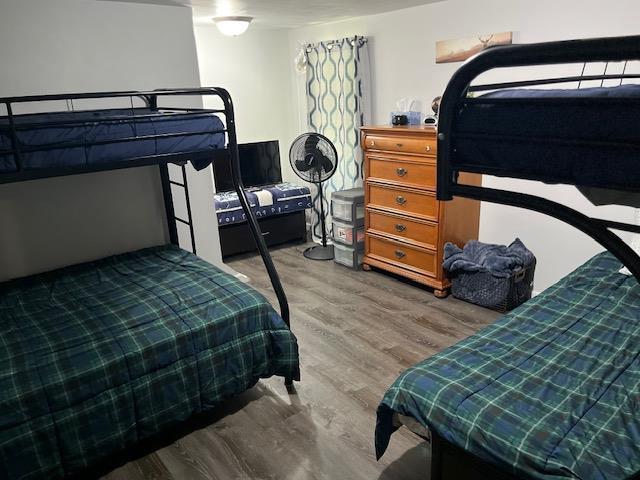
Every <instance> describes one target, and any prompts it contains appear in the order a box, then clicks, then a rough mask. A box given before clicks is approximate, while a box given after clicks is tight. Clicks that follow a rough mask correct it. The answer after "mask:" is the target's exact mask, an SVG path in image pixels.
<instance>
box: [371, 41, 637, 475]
mask: <svg viewBox="0 0 640 480" xmlns="http://www.w3.org/2000/svg"><path fill="white" fill-rule="evenodd" d="M638 59H640V37H638V36H636V37H620V38H606V39H590V40H574V41H565V42H552V43H542V44H531V45H513V46H505V47H492V48H489V49H487V50H486V51H484V52H483V53H480V54H479V55H477V56H475V57H474V58H473V59H471V60H469V61H468V62H467V63H465V64H464V65H463V66H462V67H461V68H460V69H459V70H458V71H457V72H456V73H455V74H454V76H453V77H452V79H451V81H450V82H449V84H448V86H447V89H446V92H445V94H444V96H443V100H442V104H441V108H440V119H439V127H438V128H439V131H438V142H439V143H438V185H437V196H438V198H439V199H440V200H443V201H447V200H451V199H452V198H453V197H454V196H461V197H467V198H472V199H475V200H482V201H488V202H493V203H499V204H505V205H511V206H516V207H520V208H525V209H531V210H534V211H537V212H540V213H544V214H547V215H550V216H553V217H555V218H557V219H560V220H562V221H564V222H566V223H568V224H570V225H572V226H574V227H576V228H578V229H580V230H581V231H582V232H584V233H586V234H587V235H590V236H591V237H592V238H594V239H595V240H596V241H597V242H599V243H600V244H601V245H602V246H603V247H605V248H606V249H607V250H608V251H607V252H604V253H601V254H599V255H597V256H596V257H594V258H593V259H591V260H589V261H588V262H587V263H586V264H584V265H583V266H581V267H580V268H578V269H577V270H576V271H575V272H573V273H571V274H569V275H568V276H567V277H565V278H563V279H562V280H561V281H559V282H558V283H557V284H556V285H554V286H552V287H551V288H549V289H547V290H546V291H544V292H543V293H542V294H540V295H538V296H537V297H535V298H534V299H532V300H530V301H529V302H527V303H525V304H524V305H522V306H521V307H519V308H517V309H516V310H514V311H513V312H511V313H509V314H507V315H505V316H504V317H502V318H500V319H499V320H498V321H497V322H496V323H494V324H493V325H491V326H489V327H487V328H485V329H483V330H481V331H480V332H478V333H477V334H475V335H473V336H471V337H469V338H467V339H465V340H463V341H462V342H460V343H458V344H456V345H454V346H452V347H450V348H448V349H446V350H444V351H443V352H440V353H439V354H437V355H435V356H434V357H431V358H429V359H427V360H425V361H423V362H420V363H419V364H417V365H415V366H413V367H411V368H409V369H408V370H406V371H405V372H404V373H402V374H401V375H400V377H399V378H398V379H397V380H396V381H395V382H394V383H393V385H392V386H391V387H390V388H389V389H388V390H387V392H386V394H385V395H384V398H383V400H382V402H381V404H380V406H379V407H378V419H377V425H376V453H377V456H378V458H379V457H380V456H381V455H382V454H383V453H384V451H385V450H386V448H387V445H388V442H389V441H390V437H391V435H392V433H393V432H394V431H395V430H396V429H397V428H399V425H401V424H403V423H404V424H406V425H408V426H409V427H410V428H412V430H414V431H417V430H418V429H417V428H415V426H411V422H417V423H418V424H419V426H420V427H422V430H420V431H418V432H417V433H419V434H421V435H422V436H423V437H425V438H427V439H428V440H429V441H430V443H431V451H432V458H431V467H430V468H431V471H430V474H431V476H430V478H431V479H432V480H438V479H441V478H454V479H464V478H474V479H476V478H491V479H515V478H536V479H551V478H554V479H557V478H581V479H605V478H606V479H623V478H631V477H634V476H636V475H638V474H639V473H640V451H639V450H638V448H637V446H638V445H639V444H640V415H639V414H638V402H639V401H640V357H639V353H638V352H639V351H640V284H639V283H638V281H639V280H640V257H639V256H638V254H637V253H636V252H634V250H633V249H632V248H630V247H629V246H628V245H627V244H626V243H625V242H624V241H623V240H622V239H621V238H620V237H618V236H617V235H616V234H614V233H613V232H612V230H623V231H628V232H633V233H636V234H637V233H639V232H640V227H639V226H638V225H630V224H625V223H620V222H614V221H610V220H606V219H601V218H590V217H587V216H586V215H584V214H582V213H580V212H577V211H575V210H573V209H571V208H569V207H567V206H565V205H562V204H559V203H556V202H552V201H550V200H547V199H544V198H540V197H537V196H534V195H529V194H524V193H521V192H513V191H505V190H498V189H492V188H487V187H479V186H471V185H465V184H463V183H461V182H459V178H460V177H459V173H460V172H473V173H481V174H488V175H496V176H505V177H510V178H521V179H528V180H537V181H542V182H547V183H562V184H567V185H574V186H577V187H579V188H580V189H583V190H586V191H587V192H589V191H590V192H596V196H597V195H598V194H599V193H602V192H605V193H610V192H612V191H614V192H617V195H616V196H615V197H611V196H609V198H615V199H616V200H615V201H614V202H611V203H619V204H624V205H631V206H639V205H638V193H640V162H639V161H638V159H639V158H640V133H639V132H640V86H638V85H630V84H623V81H625V80H630V79H634V80H637V79H638V78H640V76H639V75H634V74H627V73H625V71H624V70H623V72H622V73H621V74H607V73H606V69H605V73H604V74H602V75H584V68H583V73H582V74H581V75H580V76H573V77H562V78H550V79H537V80H523V81H517V82H509V83H499V84H497V83H495V84H486V85H478V86H475V85H471V84H472V82H473V81H474V80H475V79H476V78H477V77H478V76H479V75H481V74H482V73H484V72H487V71H489V70H492V69H495V68H508V67H522V66H539V65H555V64H569V63H575V64H586V62H607V65H609V63H608V62H627V61H630V60H638ZM624 65H625V67H626V65H627V63H624ZM593 80H597V81H600V82H601V86H600V87H595V88H586V89H579V90H576V89H575V88H574V89H548V88H547V87H549V86H551V85H553V84H566V83H568V82H575V83H578V84H579V85H580V84H581V83H582V82H585V81H593ZM614 81H615V85H614V86H605V85H604V83H605V82H607V83H608V85H610V84H611V83H613V82H614ZM541 86H544V87H543V88H540V87H541ZM531 87H538V88H531ZM470 93H471V95H470ZM622 265H625V266H626V267H627V268H628V269H629V271H630V272H631V274H632V275H629V276H627V275H625V274H622V273H620V268H621V266H622ZM406 418H409V419H410V420H411V422H409V421H406ZM403 419H405V421H403ZM425 429H426V432H425Z"/></svg>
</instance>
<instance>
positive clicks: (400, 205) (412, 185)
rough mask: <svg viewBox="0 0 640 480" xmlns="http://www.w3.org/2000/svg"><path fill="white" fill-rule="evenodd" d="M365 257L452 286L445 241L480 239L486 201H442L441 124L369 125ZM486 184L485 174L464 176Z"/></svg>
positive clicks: (438, 291)
mask: <svg viewBox="0 0 640 480" xmlns="http://www.w3.org/2000/svg"><path fill="white" fill-rule="evenodd" d="M361 141H362V148H363V150H364V153H365V155H364V166H365V171H364V173H365V206H366V214H365V228H366V234H365V252H364V253H365V256H364V260H363V268H364V269H365V270H370V269H371V267H375V268H379V269H382V270H386V271H389V272H392V273H395V274H398V275H401V276H403V277H406V278H409V279H411V280H413V281H415V282H419V283H422V284H424V285H427V286H429V287H432V288H433V289H434V294H435V295H436V296H437V297H445V296H447V294H448V288H449V286H450V284H449V281H448V280H447V278H446V277H445V275H444V271H443V269H442V257H443V253H444V244H445V243H446V242H452V243H455V244H457V245H459V246H462V245H464V243H466V242H467V241H468V240H471V239H477V238H478V223H479V218H480V203H479V202H477V201H474V200H468V199H464V198H456V199H454V200H453V201H450V202H438V201H437V200H436V196H435V195H436V193H435V189H436V149H437V141H436V128H435V127H429V126H407V127H390V126H384V127H363V128H362V132H361ZM461 180H462V181H464V182H465V183H468V184H472V185H480V183H481V176H480V175H471V174H466V175H461Z"/></svg>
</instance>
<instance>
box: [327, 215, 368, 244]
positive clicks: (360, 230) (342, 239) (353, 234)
mask: <svg viewBox="0 0 640 480" xmlns="http://www.w3.org/2000/svg"><path fill="white" fill-rule="evenodd" d="M358 223H359V224H356V225H352V224H349V223H342V222H338V221H337V220H335V219H334V220H333V239H334V240H335V241H336V242H338V243H342V244H344V245H349V246H354V245H355V244H358V243H363V242H364V223H363V222H358Z"/></svg>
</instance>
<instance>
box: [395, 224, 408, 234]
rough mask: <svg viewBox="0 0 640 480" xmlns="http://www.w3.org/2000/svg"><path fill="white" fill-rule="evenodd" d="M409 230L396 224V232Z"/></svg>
mask: <svg viewBox="0 0 640 480" xmlns="http://www.w3.org/2000/svg"><path fill="white" fill-rule="evenodd" d="M406 229H407V227H405V226H404V225H403V224H401V223H396V232H404V231H405V230H406Z"/></svg>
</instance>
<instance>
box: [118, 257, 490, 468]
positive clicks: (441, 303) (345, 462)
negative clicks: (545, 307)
mask: <svg viewBox="0 0 640 480" xmlns="http://www.w3.org/2000/svg"><path fill="white" fill-rule="evenodd" d="M303 248H304V247H303V246H295V247H287V248H282V249H279V250H275V251H274V252H273V258H274V261H275V264H276V266H277V268H278V270H279V272H280V275H281V277H282V279H283V284H284V287H285V291H286V293H287V296H288V298H289V302H290V305H291V311H292V315H291V318H292V330H293V331H294V333H295V334H296V336H297V337H298V341H299V344H300V359H301V367H302V379H301V380H302V381H301V382H300V383H296V394H294V395H288V394H287V392H286V390H285V388H284V385H283V383H282V380H281V379H279V378H274V379H269V380H266V381H262V382H260V383H259V384H258V385H257V386H256V387H254V388H253V389H251V390H250V391H248V392H246V393H245V394H243V395H240V396H239V397H237V398H234V399H232V400H229V401H227V402H225V404H223V405H221V406H220V408H219V409H218V411H217V412H216V416H215V419H214V421H213V423H211V424H208V425H203V426H201V428H200V429H199V430H196V431H194V432H192V433H189V434H187V435H185V436H183V437H182V438H180V439H179V440H177V441H175V442H174V443H172V444H170V445H168V446H166V447H164V448H161V449H159V450H157V451H155V452H153V453H151V454H149V455H147V456H145V457H142V458H140V459H138V460H136V461H131V462H129V463H127V464H125V465H124V466H121V467H120V468H117V469H115V470H113V471H112V472H111V473H109V474H108V475H107V476H106V477H105V478H106V479H108V480H125V479H126V480H137V479H153V478H157V479H161V478H162V479H221V480H222V479H225V480H226V479H278V480H280V479H367V480H369V479H380V480H383V479H393V480H405V479H406V480H409V479H426V478H428V471H427V470H428V468H427V466H428V457H429V449H428V446H427V445H426V444H425V443H424V442H421V441H420V440H419V438H418V437H416V436H415V435H413V434H412V433H411V432H409V431H408V430H406V429H404V428H402V429H400V430H399V431H398V432H397V433H396V434H395V435H394V436H393V438H392V440H391V444H390V447H389V450H388V451H387V453H386V454H385V456H384V457H383V458H382V459H381V460H380V461H379V462H376V460H375V456H374V450H373V432H374V427H375V410H376V407H377V405H378V402H379V401H380V399H381V398H382V395H383V393H384V391H385V390H386V388H387V387H388V386H389V385H390V384H391V382H393V380H394V379H395V378H396V377H397V375H398V374H399V373H400V372H401V371H403V370H404V369H405V368H407V367H409V366H410V365H412V364H413V363H415V362H418V361H419V360H422V359H424V358H425V357H428V356H430V355H433V354H434V353H436V352H438V351H439V350H442V349H443V348H445V347H447V346H448V345H451V344H453V343H455V342H456V341H458V340H459V339H461V338H464V337H466V336H468V335H470V334H472V333H473V332H475V331H476V330H478V329H479V328H480V327H482V326H484V325H486V324H488V323H490V322H491V321H493V320H494V319H495V318H496V314H495V313H493V312H490V311H488V310H484V309H481V308H477V307H474V306H472V305H469V304H466V303H464V302H461V301H458V300H455V299H453V298H448V299H446V300H438V299H436V298H435V297H434V296H433V294H432V293H430V292H429V291H428V290H425V289H422V288H420V287H416V286H414V285H411V284H407V283H403V282H401V281H400V280H398V279H396V278H393V277H390V276H388V275H386V274H382V273H378V272H362V271H353V270H349V269H347V268H344V267H342V266H339V265H337V264H335V263H334V262H312V261H309V260H306V259H304V258H303V256H302V253H301V252H302V250H303ZM230 265H231V267H233V268H234V269H236V270H237V271H239V272H242V273H244V274H246V275H248V276H249V277H250V278H251V283H252V284H253V285H254V286H255V287H256V288H257V289H259V290H260V291H262V292H263V293H264V294H265V295H266V296H267V297H268V298H269V299H270V300H271V301H273V302H275V296H274V295H273V294H272V292H271V290H270V284H269V282H268V278H267V275H266V273H265V271H264V269H263V268H262V263H261V260H260V258H259V257H245V258H242V259H238V260H234V261H232V262H230ZM274 304H275V303H274Z"/></svg>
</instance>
